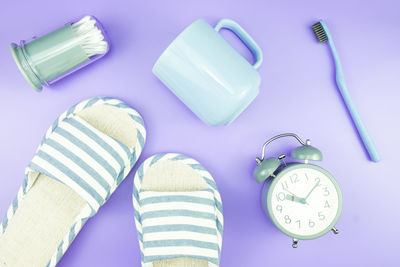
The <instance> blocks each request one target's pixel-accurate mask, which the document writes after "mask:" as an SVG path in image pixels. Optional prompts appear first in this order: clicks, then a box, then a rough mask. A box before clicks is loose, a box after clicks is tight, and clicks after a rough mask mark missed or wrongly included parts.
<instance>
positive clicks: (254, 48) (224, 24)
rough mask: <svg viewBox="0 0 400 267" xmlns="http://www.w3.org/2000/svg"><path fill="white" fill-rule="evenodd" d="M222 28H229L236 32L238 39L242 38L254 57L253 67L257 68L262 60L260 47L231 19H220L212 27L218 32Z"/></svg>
mask: <svg viewBox="0 0 400 267" xmlns="http://www.w3.org/2000/svg"><path fill="white" fill-rule="evenodd" d="M222 28H226V29H228V30H231V31H232V32H233V33H235V34H236V36H237V37H239V39H240V40H242V42H243V43H244V44H245V45H246V46H247V48H248V49H250V51H251V52H252V54H253V56H254V58H255V62H254V64H253V67H254V68H255V69H258V68H259V67H260V65H261V63H262V61H263V54H262V51H261V48H260V47H259V46H258V44H257V43H256V42H255V41H254V40H253V38H251V36H250V35H249V34H248V33H247V32H246V31H245V30H244V29H243V28H242V27H241V26H240V25H239V24H237V23H236V22H235V21H233V20H231V19H221V20H220V21H219V22H218V23H217V25H216V26H215V27H214V29H215V30H216V31H217V32H219V31H220V30H221V29H222Z"/></svg>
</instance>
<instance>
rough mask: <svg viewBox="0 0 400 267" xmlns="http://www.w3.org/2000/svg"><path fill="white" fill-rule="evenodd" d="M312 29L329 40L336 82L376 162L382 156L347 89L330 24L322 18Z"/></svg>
mask: <svg viewBox="0 0 400 267" xmlns="http://www.w3.org/2000/svg"><path fill="white" fill-rule="evenodd" d="M312 29H313V31H314V34H315V36H316V37H317V39H318V41H319V42H320V43H326V42H328V44H329V47H330V48H331V52H332V56H333V59H334V61H335V66H336V84H337V86H338V88H339V91H340V93H341V95H342V98H343V101H344V103H345V104H346V106H347V109H348V111H349V113H350V115H351V118H352V119H353V122H354V125H355V126H356V128H357V131H358V134H359V135H360V137H361V140H362V141H363V143H364V147H365V149H366V150H367V152H368V154H369V157H370V158H371V160H372V161H374V162H378V161H380V156H379V154H378V151H377V149H376V147H375V145H374V143H373V142H372V139H371V137H370V136H369V134H368V131H367V128H366V127H365V125H364V123H363V122H362V120H361V117H360V115H359V114H358V111H357V109H356V107H355V105H354V103H353V100H352V98H351V96H350V94H349V91H348V90H347V87H346V83H345V81H344V77H343V70H342V65H341V63H340V59H339V55H338V53H337V52H336V48H335V44H334V43H333V39H332V36H331V34H330V33H329V30H328V26H327V25H326V23H325V22H324V21H323V20H320V21H319V22H317V23H315V24H314V25H313V26H312Z"/></svg>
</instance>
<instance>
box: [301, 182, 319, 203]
mask: <svg viewBox="0 0 400 267" xmlns="http://www.w3.org/2000/svg"><path fill="white" fill-rule="evenodd" d="M318 185H319V181H318V182H316V183H315V185H314V186H313V188H311V190H310V192H308V194H307V196H306V197H305V198H304V200H307V198H308V197H309V196H310V195H311V193H312V192H313V191H314V189H315V188H317V186H318Z"/></svg>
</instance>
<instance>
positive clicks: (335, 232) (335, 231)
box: [332, 227, 339, 235]
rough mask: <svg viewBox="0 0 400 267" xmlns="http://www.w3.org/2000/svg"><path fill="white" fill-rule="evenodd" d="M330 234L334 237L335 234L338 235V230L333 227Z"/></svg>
mask: <svg viewBox="0 0 400 267" xmlns="http://www.w3.org/2000/svg"><path fill="white" fill-rule="evenodd" d="M332 232H333V233H334V234H335V235H337V234H338V233H339V230H338V229H336V228H335V227H333V228H332Z"/></svg>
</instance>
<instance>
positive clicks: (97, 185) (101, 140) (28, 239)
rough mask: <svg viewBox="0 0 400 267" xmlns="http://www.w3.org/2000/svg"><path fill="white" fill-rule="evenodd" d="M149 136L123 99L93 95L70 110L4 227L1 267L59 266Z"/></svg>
mask: <svg viewBox="0 0 400 267" xmlns="http://www.w3.org/2000/svg"><path fill="white" fill-rule="evenodd" d="M145 135H146V132H145V128H144V124H143V120H142V118H141V117H140V115H139V114H138V113H137V112H136V111H135V110H133V109H132V108H130V107H129V106H127V105H126V104H124V103H123V102H121V101H119V100H116V99H111V98H93V99H89V100H86V101H83V102H81V103H79V104H77V105H76V106H74V107H72V108H70V109H69V110H67V111H66V112H64V113H63V114H62V115H61V116H60V117H59V118H58V119H57V120H56V121H55V122H54V124H53V125H52V126H51V127H50V129H49V130H48V131H47V133H46V135H45V137H44V139H43V141H42V143H41V145H40V146H39V148H38V150H37V152H36V155H35V156H34V157H33V160H32V161H31V163H30V164H29V166H28V167H27V169H26V172H25V180H24V182H23V185H22V187H21V189H20V190H19V192H18V195H17V197H16V198H15V200H14V201H13V202H12V204H11V206H10V208H9V210H8V212H7V215H6V217H5V218H4V220H3V222H2V224H1V225H0V266H8V267H10V266H12V267H16V266H18V267H25V266H29V267H32V266H34V267H42V266H56V264H57V262H58V261H59V260H60V258H61V257H62V256H63V255H64V253H65V252H66V250H67V249H68V247H69V245H70V244H71V242H72V241H73V240H74V238H75V237H76V235H77V234H78V233H79V231H80V230H81V228H82V226H83V225H84V224H85V223H86V221H87V220H88V219H89V218H90V217H92V216H93V215H94V214H96V212H97V211H98V209H99V208H100V206H102V205H103V204H104V203H105V202H106V201H107V200H108V198H109V197H110V195H111V194H112V193H113V192H114V190H115V189H116V188H117V187H118V185H119V184H120V183H121V182H122V180H123V179H124V178H125V177H126V176H127V174H128V173H129V171H130V170H131V168H132V167H133V165H134V164H135V162H136V160H137V158H138V157H139V155H140V153H141V151H142V148H143V145H144V142H145Z"/></svg>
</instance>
